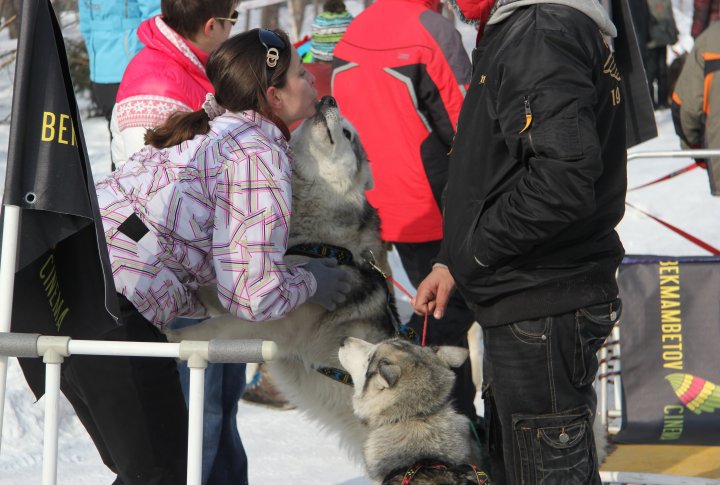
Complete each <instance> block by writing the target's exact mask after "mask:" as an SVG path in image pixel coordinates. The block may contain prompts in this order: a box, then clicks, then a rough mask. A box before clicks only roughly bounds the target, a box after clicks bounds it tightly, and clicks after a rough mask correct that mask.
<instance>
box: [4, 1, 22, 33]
mask: <svg viewBox="0 0 720 485" xmlns="http://www.w3.org/2000/svg"><path fill="white" fill-rule="evenodd" d="M19 13H20V0H3V2H2V5H0V16H2V19H3V23H7V29H8V35H9V36H10V38H11V39H17V37H18V29H19V25H20V22H18V19H19V15H18V14H19Z"/></svg>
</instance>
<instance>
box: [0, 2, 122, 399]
mask: <svg viewBox="0 0 720 485" xmlns="http://www.w3.org/2000/svg"><path fill="white" fill-rule="evenodd" d="M16 62H17V64H16V70H15V82H14V86H13V103H12V118H11V122H10V145H9V149H8V160H7V176H6V179H5V192H4V199H3V205H13V206H18V207H20V209H21V217H20V220H21V222H20V232H19V243H18V247H19V249H18V251H19V254H18V255H17V259H18V263H17V267H16V273H15V287H14V288H15V290H14V296H13V311H12V322H11V329H12V331H14V332H31V333H40V334H43V335H66V336H70V337H75V338H83V339H92V338H94V337H97V336H98V335H100V334H101V333H103V332H105V331H107V330H108V329H110V328H113V327H114V326H116V325H118V319H117V317H116V316H117V315H119V311H118V303H117V297H116V294H115V286H114V284H113V281H112V273H111V271H110V263H109V259H108V255H107V247H106V246H105V237H104V234H103V229H102V223H101V220H100V212H99V209H98V204H97V197H96V195H95V187H94V182H93V178H92V172H91V170H90V164H89V161H88V157H87V152H86V148H85V141H84V138H83V133H82V127H81V125H80V118H79V116H78V108H77V103H76V100H75V95H74V92H73V86H72V81H71V79H70V70H69V68H68V62H67V56H66V54H65V46H64V43H63V38H62V33H61V31H60V27H59V25H58V22H57V18H56V17H55V13H54V11H53V8H52V5H51V4H50V1H49V0H25V1H24V2H23V4H22V11H21V17H20V34H19V40H18V49H17V61H16ZM3 212H4V211H3ZM13 236H14V235H12V234H6V235H5V237H13ZM20 364H21V367H22V369H23V372H24V374H25V378H26V379H27V381H28V384H30V387H31V388H32V390H33V392H34V393H35V395H36V396H37V397H39V396H41V395H42V394H43V388H44V373H45V370H44V365H43V363H42V361H41V360H40V359H20Z"/></svg>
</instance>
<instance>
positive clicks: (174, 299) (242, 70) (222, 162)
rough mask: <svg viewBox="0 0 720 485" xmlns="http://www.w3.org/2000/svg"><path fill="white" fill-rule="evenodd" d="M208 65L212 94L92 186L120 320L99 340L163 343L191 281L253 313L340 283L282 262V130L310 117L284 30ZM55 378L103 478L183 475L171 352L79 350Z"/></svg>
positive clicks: (337, 275)
mask: <svg viewBox="0 0 720 485" xmlns="http://www.w3.org/2000/svg"><path fill="white" fill-rule="evenodd" d="M207 73H208V78H209V79H210V81H211V83H212V87H213V90H214V91H215V93H216V94H215V96H213V95H212V94H210V93H206V96H205V99H206V101H205V102H204V103H203V104H202V106H201V108H200V109H199V110H197V111H193V112H189V113H175V114H174V115H172V116H171V117H170V118H169V119H168V120H167V121H166V122H165V123H164V124H162V125H161V126H159V127H157V128H156V129H154V130H150V131H148V133H147V141H148V142H149V145H150V146H147V147H145V148H143V149H142V150H140V151H139V152H137V153H135V154H134V155H133V156H131V157H130V159H129V160H128V161H127V163H125V164H124V165H123V166H122V167H120V168H119V169H118V170H116V171H115V172H113V173H112V174H111V175H109V176H108V177H107V178H105V179H104V180H100V181H99V182H98V183H97V184H96V192H97V196H98V203H99V206H100V212H101V216H102V222H103V227H104V231H105V240H106V242H107V246H108V254H109V257H110V262H111V265H112V269H113V278H114V281H115V285H116V288H117V291H118V296H119V300H120V306H121V313H122V322H123V324H124V325H122V326H120V327H118V328H117V329H113V330H112V331H111V332H108V333H109V334H108V335H101V336H100V338H101V339H103V340H108V339H110V340H133V341H151V342H152V341H165V338H164V336H163V335H162V334H161V333H160V332H159V331H158V328H159V327H163V326H164V325H166V324H167V323H169V322H170V321H171V320H173V319H174V318H175V317H177V316H193V315H194V316H202V315H203V314H204V307H203V305H202V304H201V303H200V301H199V299H198V296H197V290H198V289H199V288H200V287H201V286H204V285H215V286H216V287H217V291H218V297H219V300H220V302H221V303H222V304H223V305H224V306H225V308H227V310H228V311H229V312H231V313H233V314H234V315H238V316H241V317H243V318H245V319H250V320H256V321H261V320H268V319H272V318H279V317H281V316H284V315H286V314H287V313H289V312H290V311H292V310H293V309H295V308H297V306H298V305H300V304H302V303H303V302H305V301H308V300H311V301H313V302H316V303H317V304H319V305H322V306H324V307H325V308H327V309H332V308H334V307H335V306H336V305H337V304H338V303H340V302H342V301H344V299H345V294H346V293H347V292H348V291H349V289H350V285H349V283H348V282H347V280H346V275H345V272H344V271H342V270H341V269H339V268H337V267H336V266H335V265H336V264H337V263H335V264H333V262H334V260H333V262H331V261H330V260H327V259H316V260H312V261H310V262H309V263H307V264H306V265H304V266H302V267H298V268H288V267H286V266H285V264H284V262H283V255H284V253H285V250H286V244H287V240H288V228H289V224H290V218H291V210H290V208H291V201H292V193H291V183H290V177H291V166H292V161H293V157H292V153H291V151H290V150H289V147H288V139H289V137H290V134H289V131H288V129H287V126H289V125H290V124H292V123H293V122H294V121H296V120H298V119H301V118H306V117H308V116H311V115H313V114H314V113H315V96H316V94H317V93H316V91H315V88H314V87H313V83H314V78H313V76H312V74H309V73H308V72H307V71H305V69H304V68H303V66H302V63H301V62H300V57H299V56H298V54H297V52H296V51H295V50H294V49H293V48H292V46H291V44H290V42H289V39H288V38H287V36H286V35H285V34H284V33H282V32H274V31H269V30H263V29H254V30H251V31H249V32H246V33H243V34H240V35H238V36H235V37H232V38H230V39H228V40H227V41H225V42H224V43H223V44H222V45H221V46H220V47H219V48H218V49H216V50H215V51H214V52H213V54H212V55H211V56H210V58H209V60H208V62H207ZM258 324H259V325H261V324H262V323H258ZM81 357H85V356H81ZM66 374H67V378H68V379H69V383H68V384H69V385H70V386H72V387H73V389H75V390H76V392H75V394H76V396H75V397H76V400H74V401H73V406H74V407H76V409H80V410H81V411H85V412H83V419H84V420H83V424H84V425H85V426H86V428H88V430H89V431H90V433H91V436H92V437H93V440H94V441H95V444H96V446H97V447H98V450H99V452H100V454H101V456H102V457H103V460H104V461H105V463H106V464H108V466H109V467H110V468H111V469H112V470H113V471H115V472H116V473H117V474H118V477H119V479H118V481H116V483H123V484H126V485H127V484H136V485H147V484H150V483H152V484H168V485H176V484H179V483H185V468H186V456H187V454H186V444H187V410H186V409H185V404H184V402H183V398H182V394H181V391H180V383H179V379H178V373H177V368H176V366H175V361H174V359H169V358H167V359H163V358H154V359H130V358H124V357H90V356H87V357H86V358H85V360H84V361H83V363H82V365H76V366H74V368H73V369H69V372H67V373H66ZM67 387H68V386H66V388H67ZM211 483H219V482H211ZM234 483H240V482H234ZM244 483H247V482H244Z"/></svg>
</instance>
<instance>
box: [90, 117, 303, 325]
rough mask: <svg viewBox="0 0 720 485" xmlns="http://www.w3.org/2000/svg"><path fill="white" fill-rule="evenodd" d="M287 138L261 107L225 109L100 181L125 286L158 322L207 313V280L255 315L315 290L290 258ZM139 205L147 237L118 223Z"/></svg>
mask: <svg viewBox="0 0 720 485" xmlns="http://www.w3.org/2000/svg"><path fill="white" fill-rule="evenodd" d="M291 162H292V153H291V152H290V149H289V146H288V144H287V141H286V140H285V138H284V137H283V135H282V133H281V132H280V130H279V129H278V128H277V127H276V126H275V125H274V124H273V123H272V122H270V121H269V120H267V119H266V118H263V117H262V116H260V115H259V114H257V113H255V112H253V111H244V112H241V113H226V114H224V115H222V116H219V117H217V118H215V119H214V120H213V121H212V122H211V123H210V131H209V132H208V133H207V134H205V135H198V136H196V137H195V138H193V139H192V140H190V141H187V142H184V143H182V144H180V145H177V146H174V147H170V148H166V149H163V150H158V149H155V148H152V147H150V146H147V147H145V148H143V149H142V150H141V151H139V152H138V153H136V154H135V155H133V156H132V157H131V158H130V159H129V160H128V162H127V163H126V164H125V165H123V167H122V168H120V169H119V170H117V171H116V172H114V173H113V174H111V175H110V176H109V177H108V178H106V179H104V180H102V181H100V182H98V183H97V184H96V190H97V195H98V201H99V204H100V213H101V216H102V220H103V226H104V229H105V239H106V241H107V244H108V251H109V254H110V261H111V264H112V271H113V276H114V279H115V285H116V287H117V291H118V292H120V293H122V294H123V295H125V296H126V297H127V298H128V299H129V300H130V301H131V302H132V303H133V304H134V305H135V306H136V308H137V309H138V310H139V311H140V313H142V314H143V316H144V317H145V318H147V319H148V320H149V321H151V322H153V323H154V324H156V325H158V326H162V325H164V324H166V323H168V322H170V321H172V320H173V319H174V318H175V317H176V316H187V317H201V316H204V315H205V313H206V311H205V308H204V307H203V305H202V303H200V301H199V300H198V298H197V296H196V290H197V289H198V288H199V287H200V286H204V285H208V284H212V283H216V284H217V289H218V297H219V298H220V302H221V303H222V305H223V306H224V307H225V308H226V309H227V310H228V311H229V312H230V313H232V314H234V315H237V316H238V317H240V318H243V319H247V320H270V319H274V318H280V317H282V316H284V315H286V314H287V313H289V312H290V311H292V310H293V309H295V308H296V307H297V306H298V305H300V304H301V303H303V302H304V301H306V300H307V299H308V298H309V297H310V295H312V294H313V293H314V292H315V290H316V282H315V279H314V277H313V276H312V275H311V274H310V273H309V272H307V271H305V270H303V269H300V268H296V269H290V268H288V267H286V266H285V263H284V262H283V256H284V254H285V250H286V249H287V243H288V232H289V223H290V215H291V207H290V204H291V200H292V193H291ZM133 213H134V214H137V215H138V216H139V217H140V219H141V220H142V222H143V223H144V224H145V226H146V227H147V228H148V229H149V232H148V233H147V234H145V235H144V236H142V238H140V239H139V241H138V242H135V241H134V240H133V239H132V238H130V237H128V236H127V235H125V234H123V233H122V232H120V231H118V226H120V225H121V224H122V223H123V222H124V221H125V220H126V219H127V218H128V217H129V216H131V215H132V214H133Z"/></svg>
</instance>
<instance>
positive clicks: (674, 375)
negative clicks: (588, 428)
mask: <svg viewBox="0 0 720 485" xmlns="http://www.w3.org/2000/svg"><path fill="white" fill-rule="evenodd" d="M618 284H619V286H620V297H621V298H622V300H623V315H622V321H621V324H620V351H621V362H622V391H623V422H622V428H621V430H620V433H619V434H618V435H617V437H616V439H615V440H616V441H617V442H620V443H647V444H663V443H664V444H683V445H720V359H718V357H717V356H718V349H719V348H720V297H719V295H720V258H717V257H673V256H647V257H637V256H635V257H628V258H626V259H625V261H623V264H622V265H621V266H620V270H619V273H618Z"/></svg>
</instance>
